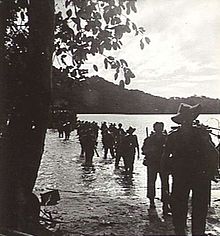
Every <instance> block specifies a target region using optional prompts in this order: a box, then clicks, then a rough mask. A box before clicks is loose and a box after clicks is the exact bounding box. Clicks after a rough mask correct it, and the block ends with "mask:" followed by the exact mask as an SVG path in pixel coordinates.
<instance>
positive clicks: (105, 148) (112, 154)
mask: <svg viewBox="0 0 220 236" xmlns="http://www.w3.org/2000/svg"><path fill="white" fill-rule="evenodd" d="M108 150H110V154H111V156H112V158H114V157H115V153H114V148H113V147H104V159H107V155H108Z"/></svg>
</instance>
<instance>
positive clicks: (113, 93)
mask: <svg viewBox="0 0 220 236" xmlns="http://www.w3.org/2000/svg"><path fill="white" fill-rule="evenodd" d="M53 88H54V89H53V100H54V104H62V103H63V104H66V106H68V107H70V108H72V109H74V110H75V112H76V113H100V114H103V113H115V114H116V113H122V114H132V113H139V114H149V113H152V114H154V113H176V111H177V109H178V106H179V104H180V103H181V102H185V103H188V104H191V105H194V104H197V103H200V104H201V105H202V107H203V111H202V112H203V113H220V100H219V99H211V98H207V97H204V96H203V97H196V96H193V97H188V98H169V99H167V98H162V97H158V96H153V95H151V94H148V93H144V92H142V91H139V90H128V89H124V88H121V87H119V86H118V85H115V84H113V83H111V82H108V81H106V80H104V79H103V78H100V77H98V76H94V77H92V78H89V79H87V80H84V81H76V80H72V79H71V78H68V77H65V76H63V75H62V76H61V74H60V73H59V72H57V71H56V72H55V73H54V76H53Z"/></svg>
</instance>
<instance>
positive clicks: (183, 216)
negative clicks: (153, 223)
mask: <svg viewBox="0 0 220 236" xmlns="http://www.w3.org/2000/svg"><path fill="white" fill-rule="evenodd" d="M200 113H201V105H200V104H198V105H195V106H191V105H188V104H180V106H179V109H178V112H177V114H176V115H175V116H173V117H172V118H171V119H172V121H173V122H175V123H176V124H177V126H176V127H173V130H172V131H171V132H170V133H169V134H167V132H165V131H164V123H163V122H156V123H154V125H153V132H152V133H151V135H150V136H149V137H146V138H145V140H144V142H143V145H142V148H141V150H142V154H143V155H144V156H145V158H144V161H143V164H144V165H145V166H146V167H147V197H148V198H149V200H150V208H155V202H154V200H155V192H156V190H155V189H156V186H155V182H156V178H157V175H158V174H159V177H160V181H161V201H162V203H163V207H162V210H163V215H164V217H166V216H169V215H172V219H173V225H174V229H175V234H176V235H186V226H187V213H188V198H189V195H190V192H192V224H191V228H192V235H195V236H197V235H205V226H206V216H207V212H208V206H209V200H210V186H211V180H213V179H214V178H215V177H216V175H218V167H219V166H218V163H219V153H218V150H217V149H216V147H215V145H214V143H213V142H212V140H211V137H210V132H209V130H207V128H206V127H205V126H203V125H200V124H199V121H198V120H196V118H197V117H198V116H199V114H200ZM76 129H77V134H78V137H79V142H80V145H81V156H83V157H85V162H84V164H83V165H84V166H87V167H91V166H93V156H94V153H95V152H96V154H97V155H98V153H97V150H96V146H97V138H98V133H99V129H100V130H101V135H102V144H103V149H104V159H107V155H108V152H110V155H111V157H112V159H114V160H115V168H119V162H120V160H121V158H122V159H123V162H124V168H125V173H128V174H132V172H133V168H134V159H135V154H136V153H137V156H138V159H139V158H140V152H139V144H138V139H137V136H136V135H135V134H134V132H135V128H132V127H129V129H128V130H126V131H125V130H124V129H123V127H122V124H121V123H119V124H118V125H117V126H116V124H110V125H107V123H106V122H103V123H102V125H101V127H100V128H99V126H98V124H97V123H96V122H88V121H78V123H77V126H76ZM169 179H172V186H170V181H169Z"/></svg>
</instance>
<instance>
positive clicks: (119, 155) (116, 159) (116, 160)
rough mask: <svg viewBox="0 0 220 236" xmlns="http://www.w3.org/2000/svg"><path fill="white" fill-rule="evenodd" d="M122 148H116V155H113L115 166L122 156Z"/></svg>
mask: <svg viewBox="0 0 220 236" xmlns="http://www.w3.org/2000/svg"><path fill="white" fill-rule="evenodd" d="M122 154H123V153H122V150H121V148H117V149H116V156H115V166H116V167H117V166H118V165H119V162H120V159H121V157H122Z"/></svg>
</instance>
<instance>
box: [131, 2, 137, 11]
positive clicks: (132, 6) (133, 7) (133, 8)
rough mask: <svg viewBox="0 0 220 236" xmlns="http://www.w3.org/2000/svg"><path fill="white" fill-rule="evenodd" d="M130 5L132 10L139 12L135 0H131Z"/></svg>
mask: <svg viewBox="0 0 220 236" xmlns="http://www.w3.org/2000/svg"><path fill="white" fill-rule="evenodd" d="M130 6H131V10H132V11H133V12H135V13H137V8H136V6H135V1H130Z"/></svg>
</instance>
